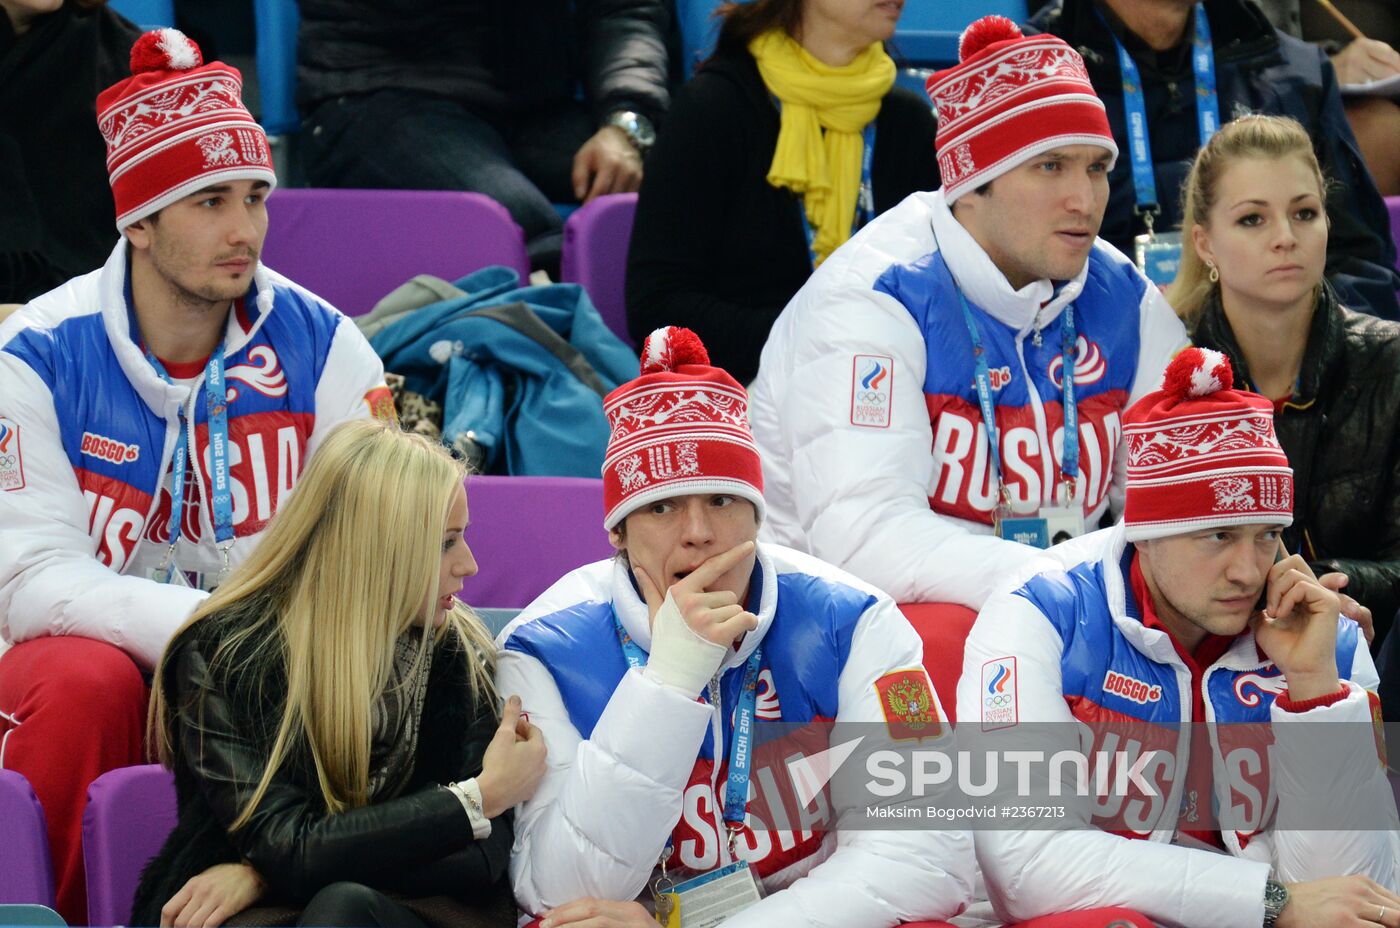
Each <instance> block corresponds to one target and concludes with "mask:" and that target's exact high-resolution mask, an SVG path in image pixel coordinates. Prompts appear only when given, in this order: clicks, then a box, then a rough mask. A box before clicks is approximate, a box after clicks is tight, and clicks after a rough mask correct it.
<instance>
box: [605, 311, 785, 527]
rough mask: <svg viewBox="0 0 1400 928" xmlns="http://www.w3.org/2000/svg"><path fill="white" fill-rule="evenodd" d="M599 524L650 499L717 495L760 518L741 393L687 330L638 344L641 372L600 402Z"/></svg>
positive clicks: (759, 483)
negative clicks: (603, 428)
mask: <svg viewBox="0 0 1400 928" xmlns="http://www.w3.org/2000/svg"><path fill="white" fill-rule="evenodd" d="M603 412H604V413H605V414H606V415H607V417H608V427H609V430H610V431H609V435H608V450H607V453H606V455H605V456H604V459H603V505H604V509H605V510H606V513H607V514H606V515H605V516H604V518H603V527H604V528H606V529H608V530H609V531H611V530H612V529H613V528H614V527H616V526H617V524H618V523H620V522H621V521H622V520H623V519H625V518H627V516H628V515H629V514H630V513H632V512H635V511H636V510H638V509H640V508H641V507H643V506H645V505H647V504H648V503H653V502H656V501H657V500H661V499H667V498H669V497H672V496H690V495H694V494H698V493H705V494H710V493H725V494H729V495H731V496H737V497H739V498H740V499H746V500H748V501H749V502H751V503H753V505H754V509H755V510H756V512H757V515H758V518H759V519H760V520H762V518H763V513H764V506H763V467H762V465H761V464H760V463H759V459H758V448H757V446H755V445H754V441H753V433H752V432H751V431H749V397H748V394H747V393H746V392H744V388H743V387H742V386H740V385H739V382H738V381H736V380H735V379H734V378H733V377H731V376H729V374H728V373H726V372H725V371H724V370H721V369H720V368H718V367H713V366H711V365H710V355H709V352H707V351H706V350H705V345H704V343H703V342H701V341H700V336H698V335H696V334H695V333H694V332H692V331H691V330H690V329H683V328H680V327H679V326H666V327H665V328H660V329H657V330H656V331H654V332H652V333H651V334H650V335H649V336H647V340H646V342H645V343H644V344H643V346H642V375H641V376H640V377H638V378H637V379H636V380H633V381H630V382H628V383H625V384H623V385H622V386H620V387H618V388H617V389H616V390H614V391H612V392H611V393H609V394H608V395H607V397H606V398H605V399H604V400H603Z"/></svg>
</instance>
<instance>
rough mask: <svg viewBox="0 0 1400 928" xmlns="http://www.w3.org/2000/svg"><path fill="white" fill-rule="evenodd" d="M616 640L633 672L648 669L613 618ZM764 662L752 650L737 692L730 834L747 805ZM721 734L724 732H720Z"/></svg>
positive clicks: (727, 816)
mask: <svg viewBox="0 0 1400 928" xmlns="http://www.w3.org/2000/svg"><path fill="white" fill-rule="evenodd" d="M613 626H614V627H615V628H616V629H617V640H618V643H620V644H621V645H622V656H623V657H624V658H625V659H626V660H627V666H628V667H631V668H633V669H638V668H641V667H645V666H646V665H647V654H646V652H645V651H643V650H642V649H641V647H640V646H639V645H638V644H637V642H635V641H633V640H632V636H631V635H629V634H627V630H626V629H625V628H623V627H622V623H621V622H620V621H619V620H618V618H617V614H616V613H614V614H613ZM762 659H763V647H762V645H760V646H759V647H757V648H754V649H753V654H751V655H749V659H748V663H746V664H745V665H744V685H743V686H742V687H741V688H740V690H739V704H738V706H736V707H735V710H734V737H733V738H731V739H730V742H729V780H728V782H727V783H726V784H725V787H724V807H723V808H724V821H725V824H726V825H728V826H729V829H730V832H731V834H732V833H733V832H735V831H737V830H738V829H739V828H740V827H742V826H743V824H744V817H745V815H746V813H747V810H748V804H749V771H750V769H751V768H752V766H753V720H754V712H755V710H756V707H757V705H758V671H759V663H760V662H761V661H762ZM721 730H723V729H722V728H721Z"/></svg>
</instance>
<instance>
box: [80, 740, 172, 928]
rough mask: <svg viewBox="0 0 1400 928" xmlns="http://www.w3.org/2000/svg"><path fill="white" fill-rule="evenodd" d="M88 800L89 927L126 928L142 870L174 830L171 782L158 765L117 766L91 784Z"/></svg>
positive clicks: (85, 853)
mask: <svg viewBox="0 0 1400 928" xmlns="http://www.w3.org/2000/svg"><path fill="white" fill-rule="evenodd" d="M87 799H88V801H87V809H85V810H84V811H83V866H84V867H85V868H86V870H87V896H88V924H89V925H126V924H129V923H130V921H131V900H132V898H133V897H134V896H135V895H136V884H137V882H138V881H139V880H140V879H141V871H142V869H143V868H145V866H146V864H147V863H148V862H149V861H150V859H151V858H152V857H154V856H156V853H157V852H158V851H159V850H160V848H161V845H163V844H164V843H165V839H166V837H167V836H168V835H169V834H170V830H171V829H172V828H174V827H175V817H176V811H175V778H174V776H172V775H171V773H170V771H168V770H166V769H165V768H164V767H161V766H160V765H159V764H147V765H144V766H140V767H121V768H119V769H117V770H109V771H107V772H106V773H104V774H102V776H100V777H98V778H97V779H96V780H93V781H92V784H91V785H89V786H88V793H87Z"/></svg>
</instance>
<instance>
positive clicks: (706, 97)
mask: <svg viewBox="0 0 1400 928" xmlns="http://www.w3.org/2000/svg"><path fill="white" fill-rule="evenodd" d="M778 126H779V114H778V109H777V107H775V106H774V104H773V101H772V98H771V97H770V96H769V94H768V89H767V87H766V86H765V85H764V83H763V78H762V77H760V76H759V73H758V65H757V63H756V62H755V61H754V59H753V56H752V55H750V54H748V52H741V53H738V54H733V55H720V56H716V57H715V58H713V59H712V60H711V61H710V62H708V63H707V64H706V65H705V66H704V67H703V68H702V69H701V70H700V72H699V73H698V74H696V75H695V77H694V78H693V79H692V80H691V81H690V83H688V84H686V85H685V87H684V88H683V89H682V90H681V92H680V93H678V94H677V95H676V102H675V105H674V107H672V117H671V119H670V121H669V122H668V123H667V124H666V131H665V132H662V133H661V135H660V138H658V139H657V142H656V148H655V149H654V150H653V151H652V152H651V155H650V156H649V157H648V158H647V165H646V174H645V176H644V177H643V178H642V189H641V193H640V195H639V197H638V201H637V218H636V222H635V224H634V225H633V227H632V243H631V246H630V250H629V251H628V255H627V327H628V330H629V331H630V332H631V334H632V337H633V338H634V339H635V340H636V342H637V344H639V345H640V344H641V343H642V339H644V338H645V337H646V335H647V334H648V333H649V332H651V330H652V329H654V328H656V327H658V326H662V325H683V326H686V327H687V328H690V329H693V330H695V331H696V332H697V333H698V334H699V335H700V337H701V338H702V339H703V340H704V342H705V347H706V348H707V349H708V350H709V352H710V359H711V361H713V362H714V363H715V364H716V365H718V366H720V367H723V368H724V369H725V370H727V371H729V372H730V373H731V374H733V375H734V376H735V377H736V378H737V379H738V380H739V382H740V383H747V382H748V381H750V380H752V379H753V377H754V375H755V374H756V373H757V372H758V355H759V352H760V351H762V350H763V343H764V342H765V341H767V339H768V331H769V330H770V329H771V328H772V327H773V320H775V319H777V318H778V314H779V313H780V312H782V310H783V307H784V306H786V305H787V303H788V300H790V299H792V295H793V294H794V293H796V292H797V291H798V290H799V289H800V288H801V287H802V285H803V284H804V283H806V282H807V278H808V277H809V276H811V273H812V260H811V258H810V256H809V255H808V252H807V242H806V238H805V236H804V234H803V230H802V213H801V206H800V202H799V200H798V198H797V197H796V196H795V195H794V194H793V193H792V192H791V191H789V190H781V189H778V188H776V187H774V186H772V185H771V184H769V183H768V180H767V177H768V167H769V165H770V164H771V163H772V161H773V149H774V148H776V147H777V144H778ZM935 129H936V123H935V121H934V117H933V113H932V111H931V110H930V108H929V103H928V99H927V98H925V97H920V96H919V95H918V94H915V93H913V92H911V91H908V90H905V89H902V88H895V89H894V90H891V91H890V93H889V94H888V95H887V96H886V97H885V99H884V101H883V102H882V104H881V106H880V113H879V115H878V116H876V118H875V154H874V158H873V161H872V163H871V166H870V175H871V185H872V187H873V188H874V189H873V192H874V194H875V209H876V211H877V212H883V211H884V210H887V209H889V208H890V207H891V206H894V205H895V204H896V203H898V202H899V201H900V200H903V199H904V198H905V197H907V196H908V195H909V194H911V193H913V192H914V191H916V190H934V189H936V188H937V187H938V162H937V159H936V158H935V156H934V148H933V141H934V131H935Z"/></svg>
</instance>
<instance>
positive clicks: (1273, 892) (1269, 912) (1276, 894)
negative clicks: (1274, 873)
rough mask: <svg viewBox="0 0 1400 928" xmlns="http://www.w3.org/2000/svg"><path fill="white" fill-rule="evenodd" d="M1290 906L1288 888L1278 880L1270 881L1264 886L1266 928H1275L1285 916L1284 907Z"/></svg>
mask: <svg viewBox="0 0 1400 928" xmlns="http://www.w3.org/2000/svg"><path fill="white" fill-rule="evenodd" d="M1286 905H1288V887H1287V886H1284V885H1283V884H1282V883H1280V882H1279V881H1278V880H1269V881H1268V882H1266V883H1265V884H1264V928H1274V923H1275V922H1277V921H1278V917H1279V916H1280V915H1282V914H1283V907H1284V906H1286Z"/></svg>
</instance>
